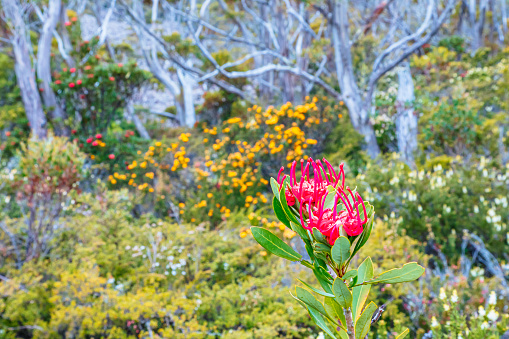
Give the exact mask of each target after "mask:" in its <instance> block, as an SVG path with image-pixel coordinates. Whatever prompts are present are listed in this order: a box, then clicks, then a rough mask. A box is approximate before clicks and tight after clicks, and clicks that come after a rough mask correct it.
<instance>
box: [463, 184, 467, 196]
mask: <svg viewBox="0 0 509 339" xmlns="http://www.w3.org/2000/svg"><path fill="white" fill-rule="evenodd" d="M462 191H463V193H464V194H467V193H468V191H467V188H466V187H465V186H463V188H462Z"/></svg>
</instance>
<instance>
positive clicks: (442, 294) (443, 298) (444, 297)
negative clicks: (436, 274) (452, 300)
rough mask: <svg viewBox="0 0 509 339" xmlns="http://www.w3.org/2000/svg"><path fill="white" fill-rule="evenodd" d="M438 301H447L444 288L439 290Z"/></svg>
mask: <svg viewBox="0 0 509 339" xmlns="http://www.w3.org/2000/svg"><path fill="white" fill-rule="evenodd" d="M438 299H440V300H445V299H447V294H445V288H443V287H441V288H440V295H439V296H438Z"/></svg>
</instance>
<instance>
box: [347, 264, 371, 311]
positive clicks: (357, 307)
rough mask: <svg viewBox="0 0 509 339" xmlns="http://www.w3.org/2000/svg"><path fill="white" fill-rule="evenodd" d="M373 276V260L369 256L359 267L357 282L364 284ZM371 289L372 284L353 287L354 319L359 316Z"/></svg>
mask: <svg viewBox="0 0 509 339" xmlns="http://www.w3.org/2000/svg"><path fill="white" fill-rule="evenodd" d="M372 278H373V262H372V261H371V258H370V257H367V258H366V259H364V261H363V262H362V264H360V266H359V268H358V269H357V283H358V284H362V283H363V282H365V281H368V280H371V279H372ZM370 290H371V285H361V286H356V287H354V288H353V290H352V294H353V302H352V314H353V317H354V320H355V319H358V318H359V316H360V314H361V311H362V308H363V307H364V304H365V303H366V299H367V298H368V294H369V291H370Z"/></svg>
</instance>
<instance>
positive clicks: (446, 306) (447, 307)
mask: <svg viewBox="0 0 509 339" xmlns="http://www.w3.org/2000/svg"><path fill="white" fill-rule="evenodd" d="M450 309H451V307H450V306H449V304H444V311H446V312H447V311H449V310H450Z"/></svg>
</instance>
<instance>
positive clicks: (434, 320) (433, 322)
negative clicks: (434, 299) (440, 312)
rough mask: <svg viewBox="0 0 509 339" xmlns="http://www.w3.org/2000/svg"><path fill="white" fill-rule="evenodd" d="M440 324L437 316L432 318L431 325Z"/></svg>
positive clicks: (436, 325)
mask: <svg viewBox="0 0 509 339" xmlns="http://www.w3.org/2000/svg"><path fill="white" fill-rule="evenodd" d="M438 326H440V324H439V323H438V321H437V318H436V317H432V318H431V327H438Z"/></svg>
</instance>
